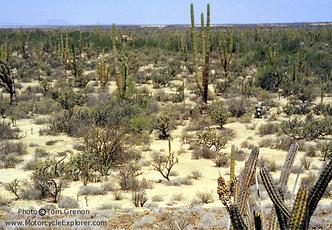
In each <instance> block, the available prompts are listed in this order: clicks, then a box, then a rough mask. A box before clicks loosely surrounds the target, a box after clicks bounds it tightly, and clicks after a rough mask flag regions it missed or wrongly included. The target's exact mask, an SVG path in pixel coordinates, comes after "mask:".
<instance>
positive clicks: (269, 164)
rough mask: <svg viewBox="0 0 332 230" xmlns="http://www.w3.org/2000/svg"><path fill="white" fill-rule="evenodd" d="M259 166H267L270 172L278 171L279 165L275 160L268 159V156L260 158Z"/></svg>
mask: <svg viewBox="0 0 332 230" xmlns="http://www.w3.org/2000/svg"><path fill="white" fill-rule="evenodd" d="M258 166H259V167H260V168H262V167H265V168H266V169H268V170H269V171H270V172H276V171H277V170H278V166H277V164H276V162H275V161H274V160H268V159H266V158H263V157H262V158H260V159H259V161H258Z"/></svg>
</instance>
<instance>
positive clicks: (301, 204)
mask: <svg viewBox="0 0 332 230" xmlns="http://www.w3.org/2000/svg"><path fill="white" fill-rule="evenodd" d="M308 197H309V191H308V189H306V188H304V187H301V188H300V189H299V191H298V193H297V197H296V200H295V203H294V207H293V210H292V214H291V217H290V221H289V227H288V229H289V230H297V229H303V227H304V224H305V218H306V217H307V216H306V215H307V207H308Z"/></svg>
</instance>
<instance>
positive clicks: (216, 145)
mask: <svg viewBox="0 0 332 230" xmlns="http://www.w3.org/2000/svg"><path fill="white" fill-rule="evenodd" d="M227 141H228V139H227V136H225V135H221V134H220V132H219V131H218V130H213V129H208V130H204V131H202V132H199V133H197V135H196V141H195V145H197V146H199V147H204V148H207V149H211V148H213V149H214V151H215V152H216V153H219V152H220V150H221V149H222V148H224V147H225V145H226V143H227Z"/></svg>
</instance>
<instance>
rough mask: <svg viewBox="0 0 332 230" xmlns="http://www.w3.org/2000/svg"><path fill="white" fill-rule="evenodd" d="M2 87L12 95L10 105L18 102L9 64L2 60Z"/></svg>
mask: <svg viewBox="0 0 332 230" xmlns="http://www.w3.org/2000/svg"><path fill="white" fill-rule="evenodd" d="M0 86H1V87H4V88H5V90H6V91H7V92H8V93H9V95H10V104H14V103H15V102H16V90H15V84H14V78H13V76H12V74H11V71H10V68H9V66H8V64H7V63H5V62H3V61H1V60H0Z"/></svg>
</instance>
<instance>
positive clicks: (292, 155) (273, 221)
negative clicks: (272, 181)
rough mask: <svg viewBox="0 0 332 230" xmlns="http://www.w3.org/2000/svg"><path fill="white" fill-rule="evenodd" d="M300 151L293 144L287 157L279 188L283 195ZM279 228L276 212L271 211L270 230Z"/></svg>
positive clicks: (296, 145)
mask: <svg viewBox="0 0 332 230" xmlns="http://www.w3.org/2000/svg"><path fill="white" fill-rule="evenodd" d="M298 149H299V145H298V144H297V143H295V144H292V145H291V146H290V148H289V150H288V154H287V156H286V160H285V163H284V166H283V168H282V171H281V174H280V178H279V187H280V188H281V189H282V191H283V193H284V192H286V189H287V182H288V179H289V175H290V173H291V169H292V165H293V163H294V160H295V156H296V153H297V150H298ZM276 228H277V221H276V215H275V212H274V210H272V211H271V219H270V223H269V229H276Z"/></svg>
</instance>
